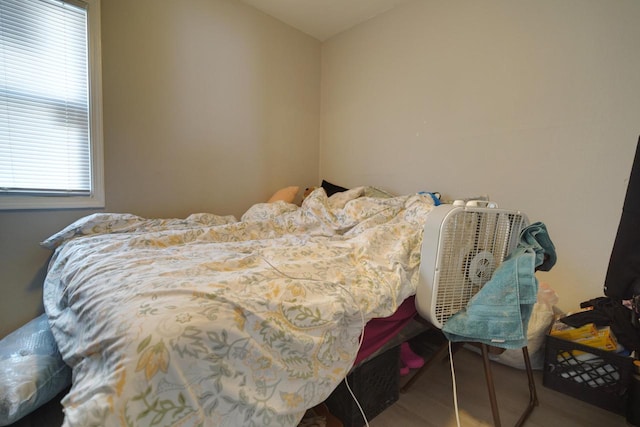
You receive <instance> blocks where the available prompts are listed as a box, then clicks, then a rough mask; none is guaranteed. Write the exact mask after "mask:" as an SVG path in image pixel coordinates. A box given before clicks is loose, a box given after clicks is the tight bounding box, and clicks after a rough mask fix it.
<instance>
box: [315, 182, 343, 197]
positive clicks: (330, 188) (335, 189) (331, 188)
mask: <svg viewBox="0 0 640 427" xmlns="http://www.w3.org/2000/svg"><path fill="white" fill-rule="evenodd" d="M321 187H322V188H324V191H325V193H327V196H331V195H333V194H336V193H342V192H343V191H347V190H348V188H344V187H340V186H339V185H335V184H332V183H330V182H327V181H325V180H324V179H323V180H322V185H321Z"/></svg>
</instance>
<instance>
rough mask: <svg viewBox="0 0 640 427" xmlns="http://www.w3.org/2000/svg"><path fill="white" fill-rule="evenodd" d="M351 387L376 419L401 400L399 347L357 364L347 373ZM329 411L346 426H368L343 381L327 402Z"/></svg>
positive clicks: (369, 416)
mask: <svg viewBox="0 0 640 427" xmlns="http://www.w3.org/2000/svg"><path fill="white" fill-rule="evenodd" d="M347 380H348V381H349V387H351V390H352V391H353V394H354V395H355V396H356V398H357V399H358V402H360V405H361V406H362V409H363V411H364V413H365V415H366V416H367V420H371V419H373V418H374V417H375V416H376V415H379V414H380V413H381V412H382V411H384V410H385V409H387V408H388V407H389V406H391V405H392V404H394V403H395V402H397V401H398V398H399V383H400V347H399V346H398V347H393V348H391V349H389V350H387V351H385V352H384V353H382V354H380V355H378V356H376V357H374V358H373V359H371V360H369V361H367V362H364V363H362V364H361V365H359V366H358V367H356V368H355V369H354V370H353V371H352V372H351V373H350V374H349V375H348V376H347ZM325 403H326V404H327V406H328V407H329V411H331V413H332V414H333V415H335V416H336V417H338V418H339V419H340V421H342V423H343V424H344V426H345V427H362V426H363V425H365V422H364V419H363V418H362V414H361V413H360V409H358V405H357V404H356V402H355V401H354V400H353V397H352V396H351V393H349V390H348V389H347V386H346V385H345V383H344V381H342V382H341V383H340V385H339V386H338V387H337V388H336V389H335V390H334V391H333V393H331V395H330V396H329V397H328V398H327V400H326V401H325Z"/></svg>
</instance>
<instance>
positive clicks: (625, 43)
mask: <svg viewBox="0 0 640 427" xmlns="http://www.w3.org/2000/svg"><path fill="white" fill-rule="evenodd" d="M638 22H640V2H637V1H634V0H612V1H606V2H603V1H600V0H542V1H518V2H514V1H511V0H488V1H482V2H478V1H475V0H459V1H455V2H451V1H446V0H416V1H414V2H411V3H408V4H406V5H403V6H401V7H399V8H397V9H394V10H392V11H390V12H388V13H386V14H384V15H382V16H379V17H377V18H374V19H372V20H370V21H368V22H366V23H365V24H363V25H360V26H358V27H355V28H354V29H352V30H350V31H348V32H346V33H343V34H341V35H339V36H337V37H334V38H332V39H330V40H329V41H327V42H325V43H324V44H323V46H322V85H321V87H322V107H321V143H320V146H321V154H320V175H321V177H324V178H326V179H329V180H332V181H335V183H337V184H340V185H344V186H356V185H361V184H372V185H377V186H380V187H383V188H386V189H388V190H392V191H395V192H398V193H405V192H413V191H419V190H431V191H440V192H442V193H444V194H445V195H446V196H447V197H450V198H456V197H466V196H473V195H479V194H489V195H490V196H491V197H492V198H493V199H494V200H496V201H497V202H498V203H499V204H500V205H501V206H502V207H508V208H517V209H521V210H523V211H524V212H526V213H527V214H528V215H529V217H530V218H531V220H534V221H536V220H541V221H544V222H545V223H546V224H547V226H548V227H549V230H550V233H551V237H552V238H553V240H554V242H555V244H556V246H557V251H558V256H559V262H558V264H557V266H556V267H555V268H554V269H553V270H552V271H551V272H550V273H540V275H539V278H540V279H541V280H544V281H547V282H548V283H549V284H550V285H551V286H552V287H553V288H555V289H556V291H557V292H558V294H559V296H560V307H561V308H564V309H565V310H570V309H575V308H577V306H578V303H579V302H581V301H584V300H586V299H590V298H593V297H596V296H601V295H602V293H603V291H602V285H603V280H604V276H605V273H606V268H607V264H608V261H609V256H610V253H611V247H612V245H613V239H614V237H615V232H616V229H617V226H618V221H619V219H620V213H621V207H622V202H623V198H624V193H625V190H626V185H627V179H628V176H629V172H630V168H631V162H632V158H633V154H634V151H635V147H636V142H637V139H638V135H639V134H640V122H639V121H638V119H639V118H640V72H638V70H640V50H639V49H638V41H640V26H639V25H638Z"/></svg>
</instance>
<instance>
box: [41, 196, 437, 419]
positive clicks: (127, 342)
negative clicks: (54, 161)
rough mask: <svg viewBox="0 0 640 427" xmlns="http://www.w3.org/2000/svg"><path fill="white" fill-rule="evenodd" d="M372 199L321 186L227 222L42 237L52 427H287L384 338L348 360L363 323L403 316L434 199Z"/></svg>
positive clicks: (114, 221) (91, 222)
mask: <svg viewBox="0 0 640 427" xmlns="http://www.w3.org/2000/svg"><path fill="white" fill-rule="evenodd" d="M373 195H376V193H375V192H372V191H371V189H370V188H368V187H359V188H355V189H352V190H348V191H344V192H340V193H336V194H333V195H332V196H331V197H328V196H327V194H326V192H325V190H324V189H322V188H319V189H317V190H315V191H313V192H312V193H311V194H309V195H308V196H307V197H306V198H305V199H304V201H303V203H302V205H301V206H297V205H295V204H291V203H286V202H282V201H279V202H275V203H259V204H256V205H254V206H252V207H251V208H249V209H248V210H247V211H246V212H245V213H244V214H243V215H242V217H241V218H240V219H239V220H237V219H236V218H234V217H231V216H218V215H213V214H194V215H191V216H189V217H187V218H184V219H146V218H141V217H138V216H135V215H130V214H109V213H100V214H94V215H90V216H87V217H85V218H82V219H80V220H78V221H76V222H75V223H73V224H71V225H69V226H68V227H66V228H65V229H63V230H61V231H60V232H58V233H56V234H55V235H53V236H51V237H50V238H49V239H47V240H46V241H45V242H43V245H44V246H45V247H47V248H50V249H52V250H54V251H55V252H54V254H53V256H52V259H51V261H50V265H49V270H48V273H47V277H46V279H45V284H44V305H45V310H46V314H47V316H48V319H49V324H50V326H51V330H52V332H53V335H54V337H55V340H56V342H57V344H58V347H59V350H60V352H61V354H62V357H63V358H64V361H65V362H66V363H67V364H68V365H69V366H71V367H72V369H73V384H72V386H71V389H70V391H69V393H68V394H67V395H66V396H65V397H64V399H63V400H62V404H63V405H64V407H65V422H64V425H65V426H68V427H71V426H85V427H86V426H104V427H108V426H124V425H148V426H151V425H158V426H166V425H172V426H199V425H205V426H206V425H211V426H214V425H215V426H240V425H242V426H262V425H272V426H296V425H297V424H298V422H299V421H300V419H301V418H302V416H303V414H304V413H305V410H306V409H307V408H310V407H313V406H314V405H316V404H318V403H320V402H322V401H324V400H325V399H326V397H327V396H328V395H329V394H330V393H331V392H332V391H333V390H334V389H335V388H336V386H337V385H338V384H339V383H340V382H341V381H342V379H343V378H344V377H345V376H346V375H347V374H348V372H349V370H350V369H351V368H352V367H353V366H354V363H356V362H358V361H361V360H363V359H364V358H365V357H366V356H367V354H366V353H367V352H368V354H371V353H372V352H374V351H375V350H376V349H378V348H379V347H380V346H381V345H382V344H383V342H384V341H385V338H384V336H382V337H377V338H375V340H374V341H375V342H373V343H371V342H369V343H367V345H365V346H362V350H361V351H360V352H359V349H360V348H361V344H362V343H361V341H362V335H363V331H364V330H365V329H364V328H365V325H366V324H367V323H371V322H370V321H372V319H381V318H382V319H384V318H389V316H393V315H394V314H395V316H398V313H399V311H398V308H399V307H401V305H402V304H403V302H404V303H405V305H404V307H405V308H406V307H410V308H409V309H408V311H407V310H400V312H402V315H401V316H400V317H401V318H400V319H399V322H400V323H401V322H406V321H407V319H410V318H411V316H412V311H411V310H412V309H413V307H412V304H411V303H409V304H408V303H407V301H409V302H410V301H411V300H410V299H409V298H411V296H412V295H413V294H414V293H415V287H416V282H417V275H418V270H419V263H420V249H421V243H422V231H423V227H424V223H425V218H426V216H427V215H428V213H429V212H430V210H431V209H432V207H433V206H434V203H435V202H434V199H433V197H432V196H430V195H429V194H412V195H405V196H398V197H373ZM391 318H393V317H391ZM400 323H399V324H400ZM396 327H397V325H396ZM392 333H393V332H391V334H392ZM367 335H368V334H367V333H365V334H364V336H365V337H367ZM383 335H384V334H383ZM386 335H389V333H387V334H386Z"/></svg>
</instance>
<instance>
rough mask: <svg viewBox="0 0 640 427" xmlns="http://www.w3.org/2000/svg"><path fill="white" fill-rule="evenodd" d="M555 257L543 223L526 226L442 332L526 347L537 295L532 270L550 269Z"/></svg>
mask: <svg viewBox="0 0 640 427" xmlns="http://www.w3.org/2000/svg"><path fill="white" fill-rule="evenodd" d="M556 260H557V257H556V252H555V247H554V245H553V242H552V241H551V239H550V238H549V235H548V233H547V228H546V226H545V225H544V224H543V223H541V222H536V223H534V224H531V225H529V226H527V227H525V228H524V229H523V230H522V232H521V233H520V239H519V242H518V245H517V247H516V249H515V250H514V251H513V252H512V253H511V254H510V255H509V257H507V259H506V260H505V261H504V262H503V263H502V264H500V265H499V266H498V268H497V269H496V271H495V273H494V274H493V277H491V279H490V280H489V281H488V282H487V283H485V285H484V286H483V287H482V289H480V291H479V292H478V293H477V294H476V295H475V296H474V297H473V298H471V300H470V301H469V303H468V304H467V307H466V308H465V309H463V310H461V311H459V312H458V313H456V314H454V315H453V316H451V318H450V319H449V320H447V321H446V322H445V324H444V326H443V328H442V332H443V333H444V334H445V336H446V337H447V339H449V341H454V342H455V341H473V342H481V343H485V344H489V345H493V346H496V347H501V348H507V349H514V348H522V347H524V346H526V345H527V327H528V325H529V318H530V317H531V311H532V310H533V304H535V302H536V299H537V295H538V280H537V279H536V277H535V271H536V270H543V271H548V270H550V269H551V268H552V267H553V266H554V265H555V263H556Z"/></svg>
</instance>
